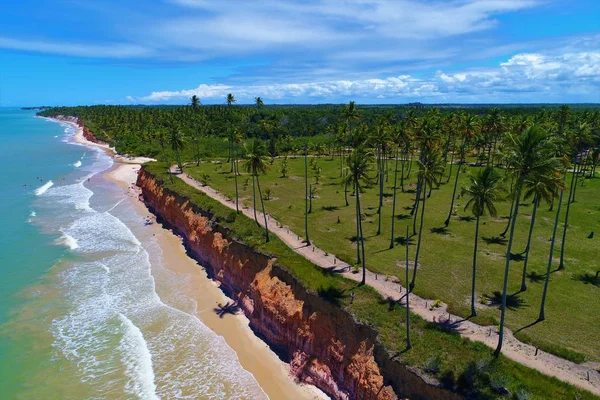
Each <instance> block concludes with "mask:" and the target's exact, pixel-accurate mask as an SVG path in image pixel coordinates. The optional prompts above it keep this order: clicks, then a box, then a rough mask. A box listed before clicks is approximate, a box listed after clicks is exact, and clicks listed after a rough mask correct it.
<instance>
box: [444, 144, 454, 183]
mask: <svg viewBox="0 0 600 400" xmlns="http://www.w3.org/2000/svg"><path fill="white" fill-rule="evenodd" d="M455 149H456V138H454V144H453V145H452V154H450V172H448V179H446V183H448V182H450V177H451V176H452V167H453V166H454V151H455Z"/></svg>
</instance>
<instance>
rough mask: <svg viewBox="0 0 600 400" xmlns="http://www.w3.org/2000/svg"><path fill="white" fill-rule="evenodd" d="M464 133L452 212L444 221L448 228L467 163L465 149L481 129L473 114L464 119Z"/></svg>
mask: <svg viewBox="0 0 600 400" xmlns="http://www.w3.org/2000/svg"><path fill="white" fill-rule="evenodd" d="M461 125H462V131H463V132H462V133H463V143H462V145H461V147H460V160H459V161H458V168H456V170H457V171H456V177H455V178H454V189H452V199H451V200H450V211H448V218H446V221H444V226H446V227H448V225H449V224H450V218H451V217H452V212H453V210H454V199H455V197H456V188H457V187H458V177H459V175H460V170H461V169H462V164H463V163H464V162H465V147H466V146H467V145H468V144H469V141H470V140H471V139H472V138H473V135H474V134H475V132H476V130H477V128H478V127H479V122H478V120H477V117H475V115H473V114H466V115H464V116H463V118H462V124H461Z"/></svg>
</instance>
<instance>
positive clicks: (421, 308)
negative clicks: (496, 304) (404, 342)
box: [171, 167, 600, 395]
mask: <svg viewBox="0 0 600 400" xmlns="http://www.w3.org/2000/svg"><path fill="white" fill-rule="evenodd" d="M171 171H172V172H175V167H173V168H172V170H171ZM176 176H177V177H179V178H180V179H182V180H183V181H184V182H186V183H187V184H188V185H190V186H192V187H194V188H195V189H197V190H199V191H201V192H203V193H205V194H207V195H208V196H210V197H211V198H213V199H215V200H217V201H219V202H220V203H221V204H223V205H225V206H227V207H229V208H231V209H234V210H235V201H234V200H231V199H229V198H227V197H226V196H225V195H223V194H222V193H220V192H218V191H217V190H215V189H213V188H212V187H210V186H202V184H201V183H200V182H198V181H196V180H195V179H193V178H191V177H190V176H189V175H187V174H185V173H183V174H177V175H176ZM240 208H241V212H243V213H244V215H246V216H247V217H248V218H251V219H253V218H254V215H253V213H254V211H253V210H252V208H250V207H245V206H244V207H242V204H241V202H240ZM256 214H257V216H258V222H259V224H260V225H261V226H264V218H263V214H262V213H261V212H260V211H258V210H257V211H256ZM267 222H268V225H269V231H270V232H272V233H274V234H276V235H277V236H278V237H279V239H281V240H282V241H283V242H284V243H285V244H287V245H288V246H289V247H290V248H292V249H293V250H294V251H295V252H296V253H298V254H300V255H302V256H303V257H304V258H306V259H307V260H309V261H311V262H312V263H313V264H315V265H318V266H319V267H321V268H326V269H329V270H331V271H332V272H336V273H339V274H341V275H343V276H344V277H345V278H348V279H352V280H354V281H357V282H360V281H361V278H362V276H361V275H362V273H357V274H355V273H352V272H351V266H350V265H349V264H347V263H345V262H343V261H341V260H339V259H337V258H336V256H335V255H334V254H328V253H327V252H325V251H324V250H322V249H320V248H318V247H317V246H314V243H313V245H311V246H307V245H306V243H305V242H304V241H303V238H302V237H301V236H299V235H298V234H296V233H294V232H292V231H291V230H290V229H289V227H287V226H283V225H281V224H280V223H279V222H278V221H277V220H275V219H274V218H272V217H271V216H269V214H267ZM366 282H367V285H369V286H372V287H373V288H375V289H376V290H377V291H378V292H379V293H381V295H382V296H384V297H386V298H390V299H393V300H395V301H398V300H400V299H401V298H402V302H401V304H402V305H405V301H404V297H403V296H404V295H405V293H406V290H405V288H404V287H403V286H402V285H400V284H398V283H394V282H392V281H391V280H389V281H386V280H385V277H384V276H381V275H378V274H375V273H373V272H371V271H367V272H366ZM433 302H434V301H433V300H431V299H423V298H421V297H419V296H416V295H414V294H411V295H410V310H411V311H412V312H414V313H416V314H418V315H419V316H421V317H422V318H423V319H425V320H427V321H431V322H434V323H441V324H444V325H446V326H449V327H451V328H452V329H453V330H455V331H456V332H458V333H460V335H461V336H463V337H465V338H468V339H471V340H474V341H477V342H481V343H484V344H486V345H487V346H489V347H491V348H493V349H495V348H496V345H497V344H498V333H497V329H496V327H495V326H481V325H477V324H475V323H473V322H471V321H468V320H465V319H464V318H462V317H459V316H457V315H453V314H449V313H448V311H447V305H446V304H444V303H442V304H441V306H440V307H439V308H434V309H433V310H431V309H430V308H429V307H430V306H431V304H432V303H433ZM504 331H505V334H504V344H503V347H502V354H504V355H505V356H506V357H508V358H510V359H512V360H514V361H517V362H519V363H521V364H523V365H525V366H527V367H529V368H532V369H535V370H537V371H540V372H541V373H543V374H546V375H550V376H553V377H556V378H558V379H560V380H562V381H564V382H568V383H571V384H573V385H575V386H578V387H581V388H583V389H586V390H589V391H590V392H592V393H594V394H596V395H600V373H598V372H597V370H595V369H597V368H598V365H590V363H587V364H576V363H574V362H571V361H569V360H565V359H563V358H560V357H557V356H555V355H552V354H550V353H546V352H544V351H542V350H538V349H536V347H535V346H532V345H529V344H526V343H523V342H521V341H519V340H518V339H516V338H515V337H514V336H513V334H512V332H511V331H510V330H509V329H506V328H505V330H504ZM536 353H537V355H536ZM596 364H597V363H596ZM588 374H589V380H588Z"/></svg>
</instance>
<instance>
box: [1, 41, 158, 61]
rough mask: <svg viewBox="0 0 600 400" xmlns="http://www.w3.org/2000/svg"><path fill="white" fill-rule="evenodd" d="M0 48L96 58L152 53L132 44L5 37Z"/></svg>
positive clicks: (130, 56)
mask: <svg viewBox="0 0 600 400" xmlns="http://www.w3.org/2000/svg"><path fill="white" fill-rule="evenodd" d="M0 48H4V49H12V50H25V51H34V52H39V53H51V54H61V55H68V56H76V57H96V58H137V57H148V56H150V55H151V54H152V51H151V50H149V49H148V48H146V47H143V46H140V45H134V44H123V43H113V44H107V45H97V44H79V43H70V42H48V41H40V40H20V39H12V38H6V37H0Z"/></svg>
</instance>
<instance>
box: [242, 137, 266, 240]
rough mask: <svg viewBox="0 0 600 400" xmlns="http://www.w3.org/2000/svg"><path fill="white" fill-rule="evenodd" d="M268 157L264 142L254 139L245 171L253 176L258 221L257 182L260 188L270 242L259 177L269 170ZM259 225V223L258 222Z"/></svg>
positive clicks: (259, 193)
mask: <svg viewBox="0 0 600 400" xmlns="http://www.w3.org/2000/svg"><path fill="white" fill-rule="evenodd" d="M268 168H269V167H268V157H267V149H266V148H265V144H264V142H263V141H262V140H259V139H254V140H252V142H251V145H250V146H247V147H246V161H245V162H244V169H245V171H246V172H248V173H250V174H252V195H253V207H254V219H255V220H256V194H255V192H254V182H255V181H256V187H257V188H258V197H259V199H260V204H261V208H262V213H263V217H264V221H265V237H266V241H267V242H268V241H269V227H268V225H267V214H266V212H265V203H264V201H263V196H262V193H261V190H260V180H259V175H261V174H264V173H266V172H267V170H268ZM257 223H258V221H257Z"/></svg>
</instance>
